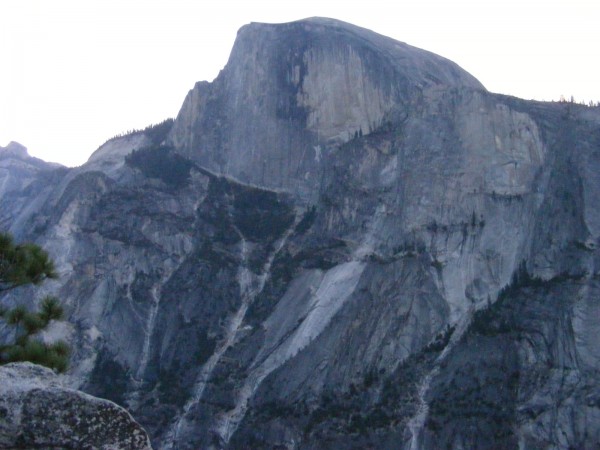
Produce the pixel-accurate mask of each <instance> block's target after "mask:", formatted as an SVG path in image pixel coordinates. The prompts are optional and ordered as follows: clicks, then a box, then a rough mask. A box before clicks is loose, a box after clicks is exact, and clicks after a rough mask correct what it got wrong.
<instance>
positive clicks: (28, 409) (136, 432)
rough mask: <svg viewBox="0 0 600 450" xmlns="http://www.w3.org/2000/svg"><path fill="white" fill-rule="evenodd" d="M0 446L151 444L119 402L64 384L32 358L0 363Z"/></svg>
mask: <svg viewBox="0 0 600 450" xmlns="http://www.w3.org/2000/svg"><path fill="white" fill-rule="evenodd" d="M0 448H3V449H23V448H28V449H31V448H35V449H58V448H61V449H90V450H91V449H102V450H112V449H114V450H117V449H128V450H138V449H139V450H142V449H144V450H146V449H151V446H150V440H149V438H148V435H147V433H146V431H145V430H144V429H143V428H142V427H141V426H140V425H139V424H138V423H137V422H136V421H135V420H134V419H133V417H131V415H130V414H129V413H128V412H127V411H126V410H125V409H123V408H121V407H120V406H118V405H116V404H115V403H112V402H110V401H108V400H104V399H100V398H97V397H93V396H91V395H88V394H84V393H83V392H80V391H77V390H73V389H68V388H64V387H62V385H61V382H60V378H59V377H58V376H57V375H56V374H55V373H54V372H52V370H50V369H47V368H45V367H41V366H38V365H35V364H31V363H13V364H8V365H6V366H3V367H0Z"/></svg>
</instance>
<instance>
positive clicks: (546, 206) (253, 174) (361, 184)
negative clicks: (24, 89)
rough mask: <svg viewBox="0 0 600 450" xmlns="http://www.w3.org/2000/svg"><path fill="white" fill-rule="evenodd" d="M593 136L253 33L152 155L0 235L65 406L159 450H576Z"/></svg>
mask: <svg viewBox="0 0 600 450" xmlns="http://www.w3.org/2000/svg"><path fill="white" fill-rule="evenodd" d="M599 123H600V112H599V111H598V109H597V108H587V107H583V106H579V105H574V104H567V103H538V102H527V101H522V100H519V99H515V98H509V97H504V96H500V95H495V94H491V93H488V92H487V91H485V90H484V89H482V87H481V85H480V84H479V83H478V82H476V81H475V80H474V79H473V78H472V77H471V76H470V75H468V74H466V73H464V72H463V71H461V70H460V69H459V68H458V67H457V66H456V65H454V64H453V63H451V62H449V61H446V60H444V59H442V58H439V57H437V56H435V55H432V54H430V53H427V52H423V51H420V50H416V49H413V48H411V47H409V46H406V45H404V44H401V43H398V42H396V41H393V40H390V39H387V38H384V37H382V36H379V35H376V34H374V33H371V32H368V31H366V30H362V29H359V28H356V27H353V26H350V25H347V24H342V23H339V22H335V21H329V20H326V19H310V20H307V21H300V22H294V23H291V24H282V25H264V24H252V25H249V26H247V27H244V28H242V30H241V31H240V33H239V37H238V40H237V42H236V44H235V46H234V49H233V51H232V55H231V58H230V61H229V63H228V64H227V66H226V68H225V69H224V70H223V71H222V72H221V74H220V75H219V77H218V78H217V79H216V80H215V81H214V82H213V83H206V82H203V83H199V84H197V85H196V87H195V88H194V89H193V90H192V91H191V92H190V94H189V95H188V97H187V98H186V100H185V102H184V104H183V107H182V110H181V112H180V114H179V116H178V118H177V120H176V121H175V123H174V125H173V127H172V128H171V130H170V132H169V133H168V135H166V137H165V139H164V140H163V137H161V138H160V139H158V140H156V139H155V138H151V136H150V135H146V134H144V132H142V133H138V134H137V135H135V136H125V137H122V138H118V139H115V140H113V141H111V142H109V143H108V144H107V145H105V146H103V147H102V148H101V149H99V150H98V152H97V153H96V154H95V155H94V156H93V157H92V158H91V159H90V161H89V162H88V164H86V165H84V166H82V167H80V168H77V169H73V170H68V171H67V170H62V171H61V170H57V171H51V172H50V173H48V174H46V175H44V176H37V177H35V179H34V180H33V181H32V183H31V187H30V188H27V189H24V190H22V191H19V192H18V193H16V194H15V195H18V196H20V197H19V198H20V199H21V200H20V202H19V203H18V205H17V204H16V203H15V202H14V201H11V200H10V197H7V196H5V197H3V198H1V199H0V213H1V214H2V217H6V218H7V219H5V221H6V224H7V226H8V227H9V229H10V230H11V231H12V232H13V233H15V234H18V235H19V236H21V237H23V238H30V239H36V240H37V242H38V243H40V244H42V245H44V246H45V247H46V248H48V249H49V250H50V252H51V254H52V256H53V257H54V258H55V259H56V261H57V263H58V268H59V271H60V273H61V274H62V276H61V278H60V280H59V281H57V282H54V284H49V285H48V286H47V288H46V289H47V290H48V291H50V292H53V293H57V294H58V295H59V296H60V297H61V298H62V299H64V301H65V302H66V304H67V312H68V313H69V315H70V321H71V323H72V324H73V331H72V333H71V336H72V340H73V346H74V348H75V354H74V360H73V368H72V370H71V372H70V373H69V383H70V385H71V386H76V387H81V388H82V389H84V390H85V391H87V392H89V393H92V394H94V395H99V396H102V397H106V398H109V399H111V400H114V401H115V402H117V403H119V404H122V405H125V406H127V407H128V408H129V409H130V410H131V411H132V413H133V414H134V416H135V417H136V418H137V419H138V420H139V421H140V423H142V424H143V425H144V426H145V427H146V429H147V430H148V431H149V433H150V435H151V436H152V439H153V442H154V443H155V446H156V447H158V448H177V449H186V448H187V449H195V448H270V447H277V446H280V447H282V448H305V449H315V448H356V447H357V446H358V447H361V448H369V447H374V448H390V449H397V448H406V449H415V448H427V449H428V448H431V449H435V448H445V447H449V448H457V449H458V448H515V447H517V446H519V445H521V446H522V448H565V447H567V448H568V447H569V446H572V447H575V448H589V447H593V445H595V443H596V442H597V441H598V433H599V432H600V423H599V421H598V416H599V414H600V403H598V389H599V385H598V382H597V380H598V379H600V378H599V377H598V368H599V367H600V363H599V360H598V357H599V355H600V344H599V342H600V341H599V340H598V329H600V327H599V324H598V314H597V312H598V308H599V306H598V301H597V299H598V295H597V286H596V285H597V281H598V273H599V271H600V269H599V265H598V262H599V253H598V243H599V242H598V239H599V236H600V215H599V214H600V213H599V212H598V211H600V204H599V202H600V180H599V179H598V176H597V174H598V173H600V152H599V149H600V126H599ZM361 130H362V133H360V131H361ZM160 143H163V144H165V145H163V146H161V147H157V145H158V144H160ZM145 145H149V146H150V148H146V149H145V150H140V151H138V152H136V153H132V150H134V149H138V150H139V149H140V147H143V146H145ZM125 155H129V156H128V157H127V158H125ZM507 285H510V289H503V288H504V287H505V286H507ZM15 295H16V294H15ZM496 301H497V302H496ZM479 310H481V311H483V312H485V314H484V313H482V312H477V311H479Z"/></svg>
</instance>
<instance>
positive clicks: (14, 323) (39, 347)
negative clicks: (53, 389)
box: [0, 233, 70, 372]
mask: <svg viewBox="0 0 600 450" xmlns="http://www.w3.org/2000/svg"><path fill="white" fill-rule="evenodd" d="M56 277H57V274H56V271H55V269H54V263H53V261H52V260H51V259H50V257H49V256H48V253H47V252H46V251H45V250H43V249H42V248H41V247H39V246H38V245H35V244H21V245H17V244H15V243H14V240H13V238H12V237H11V236H10V235H9V234H6V233H0V293H2V292H5V291H9V290H13V289H17V288H19V287H21V286H26V285H30V284H34V285H38V284H40V283H42V282H43V281H44V280H47V279H51V278H56ZM62 315H63V309H62V306H61V305H60V302H59V301H58V299H57V298H55V297H51V296H48V297H46V298H44V299H43V300H42V302H41V304H40V306H39V308H38V310H37V311H35V312H31V311H29V310H28V309H27V308H25V306H23V305H18V306H15V307H14V308H10V309H6V308H4V307H3V306H2V305H0V322H4V324H5V326H11V327H14V333H12V334H13V335H14V338H13V341H12V342H0V365H2V364H7V363H9V362H15V361H30V362H33V363H36V364H41V365H44V366H47V367H50V368H52V369H55V370H58V371H59V372H63V371H65V370H66V369H67V365H68V360H69V353H70V349H69V346H68V345H67V344H66V343H65V342H64V341H58V342H54V343H52V344H46V343H44V342H42V341H40V340H39V339H37V338H36V335H37V333H39V332H40V331H42V330H44V329H45V328H46V327H47V326H48V324H49V323H50V321H52V320H60V319H61V318H62Z"/></svg>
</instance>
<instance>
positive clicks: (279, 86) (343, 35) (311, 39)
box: [169, 18, 483, 198]
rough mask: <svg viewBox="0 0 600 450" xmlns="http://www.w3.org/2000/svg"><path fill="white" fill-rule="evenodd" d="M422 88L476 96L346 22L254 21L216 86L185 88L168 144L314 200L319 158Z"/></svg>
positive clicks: (452, 68)
mask: <svg viewBox="0 0 600 450" xmlns="http://www.w3.org/2000/svg"><path fill="white" fill-rule="evenodd" d="M334 86H335V88H332V87H334ZM430 86H446V87H450V86H465V87H466V86H468V87H471V88H475V89H483V86H481V84H480V83H479V82H478V81H477V80H475V79H474V78H473V77H472V76H471V75H469V74H468V73H466V72H464V71H463V70H462V69H460V68H459V67H458V66H457V65H456V64H454V63H452V62H450V61H448V60H445V59H444V58H441V57H439V56H437V55H434V54H432V53H429V52H425V51H423V50H419V49H416V48H414V47H411V46H409V45H406V44H404V43H401V42H397V41H394V40H392V39H390V38H387V37H384V36H381V35H378V34H376V33H373V32H372V31H369V30H365V29H363V28H359V27H356V26H354V25H350V24H347V23H344V22H340V21H336V20H331V19H321V18H314V19H307V20H302V21H299V22H293V23H288V24H282V25H270V24H260V23H252V24H250V25H247V26H245V27H243V28H242V29H240V31H239V32H238V38H237V40H236V42H235V45H234V47H233V50H232V52H231V57H230V59H229V62H228V63H227V66H226V67H225V69H224V70H223V71H222V72H221V73H220V74H219V76H218V77H217V79H216V80H215V81H214V82H213V83H210V84H209V83H206V82H202V83H198V84H197V85H196V86H195V87H194V89H193V90H192V91H190V93H189V94H188V96H187V98H186V100H185V102H184V104H183V107H182V109H181V111H180V113H179V115H178V117H177V120H176V121H175V126H174V127H173V130H172V132H171V135H170V138H169V140H170V142H171V143H172V144H173V145H174V146H175V147H177V148H178V151H180V152H181V153H182V154H184V155H185V156H187V157H189V158H190V159H192V160H194V161H197V162H198V163H200V164H201V165H203V166H205V167H207V168H209V169H211V170H214V171H216V172H219V173H223V174H228V175H232V176H234V177H236V178H237V179H240V180H242V181H245V182H250V183H256V184H259V185H261V186H265V187H269V188H283V189H290V190H292V191H294V192H296V194H297V195H299V196H301V197H303V198H314V197H315V194H316V192H317V190H316V189H315V187H316V186H317V185H318V180H319V178H320V176H321V169H322V164H321V163H322V160H323V156H324V154H325V153H327V152H328V151H330V150H331V148H332V147H334V146H335V145H337V144H340V143H343V142H347V141H348V140H350V139H351V138H353V137H354V135H355V134H361V135H366V134H368V133H370V132H372V131H373V130H376V129H378V128H380V127H382V126H383V125H385V124H387V123H388V122H389V121H390V120H393V117H394V116H397V115H402V114H405V113H406V110H407V109H408V108H410V106H409V105H410V103H411V101H412V100H413V99H414V96H415V95H416V94H417V93H418V92H419V91H420V90H421V89H423V88H425V87H430Z"/></svg>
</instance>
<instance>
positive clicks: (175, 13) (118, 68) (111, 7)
mask: <svg viewBox="0 0 600 450" xmlns="http://www.w3.org/2000/svg"><path fill="white" fill-rule="evenodd" d="M312 16H325V17H333V18H337V19H340V20H344V21H347V22H351V23H354V24H356V25H359V26H362V27H365V28H369V29H371V30H374V31H376V32H378V33H381V34H384V35H387V36H391V37H393V38H395V39H398V40H401V41H404V42H407V43H408V44H411V45H414V46H417V47H420V48H424V49H427V50H430V51H433V52H435V53H438V54H440V55H442V56H445V57H447V58H449V59H452V60H453V61H455V62H456V63H458V64H459V65H461V66H462V67H463V68H464V69H466V70H468V71H469V72H470V73H471V74H473V75H474V76H475V77H476V78H478V79H479V80H480V81H481V82H482V83H483V84H484V85H485V86H486V87H487V88H488V90H490V91H492V92H499V93H503V94H510V95H514V96H517V97H522V98H526V99H532V98H533V99H540V100H558V99H559V98H560V96H561V95H564V96H565V97H567V98H568V97H570V96H571V95H572V96H574V97H575V99H576V100H585V101H589V100H594V101H600V51H599V48H600V0H543V1H542V0H502V1H497V0H493V1H491V0H490V1H488V0H410V1H402V0H397V1H380V0H362V1H350V0H347V1H328V0H297V1H293V2H287V1H285V0H279V1H263V0H249V1H228V0H214V1H210V2H209V1H191V0H188V1H185V0H165V1H158V0H156V1H154V0H144V1H137V0H135V1H133V0H132V1H128V0H51V1H50V0H0V146H5V145H6V144H7V143H8V142H9V141H12V140H14V141H17V142H20V143H21V144H23V145H25V146H26V147H28V149H29V153H30V154H31V155H34V156H38V157H40V158H42V159H45V160H47V161H57V162H60V163H62V164H65V165H69V166H73V165H79V164H82V163H83V162H85V161H86V160H87V158H88V156H89V155H90V154H91V153H92V152H93V151H94V150H95V149H96V148H97V147H98V146H99V145H101V144H102V143H103V142H104V141H105V140H106V139H108V138H110V137H111V136H113V135H115V134H117V133H121V132H124V131H127V130H129V129H133V128H143V127H145V126H147V125H149V124H151V123H157V122H160V121H162V120H164V119H166V118H168V117H175V115H176V114H177V112H178V110H179V107H180V106H181V103H182V102H183V99H184V97H185V95H186V93H187V91H188V90H189V89H191V88H192V87H193V85H194V83H195V82H196V81H200V80H209V81H211V80H213V79H214V78H215V77H216V76H217V74H218V72H219V70H220V69H221V68H223V66H224V65H225V63H226V61H227V58H228V56H229V52H230V50H231V47H232V45H233V42H234V39H235V36H236V32H237V30H238V28H240V27H241V26H242V25H244V24H246V23H249V22H273V23H278V22H288V21H292V20H298V19H302V18H306V17H312Z"/></svg>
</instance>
